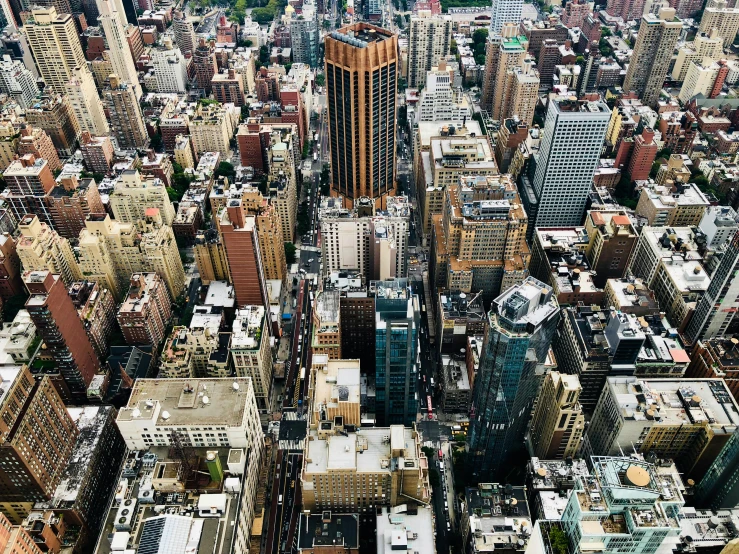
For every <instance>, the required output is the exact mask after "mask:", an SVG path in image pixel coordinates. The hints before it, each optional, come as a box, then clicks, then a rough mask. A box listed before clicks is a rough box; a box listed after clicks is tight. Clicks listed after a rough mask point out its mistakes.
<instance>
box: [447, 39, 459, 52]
mask: <svg viewBox="0 0 739 554" xmlns="http://www.w3.org/2000/svg"><path fill="white" fill-rule="evenodd" d="M449 52H450V53H451V54H454V55H455V56H456V55H457V54H458V53H459V49H458V48H457V41H456V40H454V39H452V41H451V42H450V43H449Z"/></svg>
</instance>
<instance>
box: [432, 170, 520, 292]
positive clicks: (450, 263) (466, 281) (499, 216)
mask: <svg viewBox="0 0 739 554" xmlns="http://www.w3.org/2000/svg"><path fill="white" fill-rule="evenodd" d="M445 193H446V201H445V202H444V208H443V210H444V211H443V214H442V215H441V216H434V225H433V230H432V246H431V248H432V251H431V262H430V266H429V273H430V278H431V280H432V286H433V290H434V291H435V292H436V291H437V290H443V289H446V288H449V289H454V290H459V291H461V292H464V293H467V294H470V295H474V294H477V293H479V292H482V298H483V300H485V301H486V302H490V301H492V300H493V299H494V298H495V297H496V296H498V295H499V294H500V292H501V291H504V290H506V289H508V287H510V286H512V285H514V284H517V283H520V282H521V281H523V279H525V278H526V276H527V275H528V272H527V267H528V261H529V251H528V246H527V244H526V230H527V221H528V218H527V217H526V213H525V212H524V210H523V208H522V207H521V203H520V200H519V197H518V192H517V190H516V186H515V184H514V183H513V182H512V181H511V180H510V177H509V176H507V175H498V176H496V177H483V176H480V177H467V176H462V177H460V178H459V184H453V185H452V184H450V185H447V187H446V191H445Z"/></svg>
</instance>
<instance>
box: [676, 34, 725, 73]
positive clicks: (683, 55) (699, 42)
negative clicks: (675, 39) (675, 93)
mask: <svg viewBox="0 0 739 554" xmlns="http://www.w3.org/2000/svg"><path fill="white" fill-rule="evenodd" d="M723 51H724V41H723V39H722V38H721V36H719V34H718V29H716V28H715V27H714V28H711V29H708V30H707V31H706V32H703V33H699V34H698V35H696V37H695V38H694V39H693V42H690V43H688V44H686V45H685V46H683V47H682V48H680V49H679V50H678V51H677V59H676V60H675V65H674V66H673V68H672V79H673V80H674V81H679V82H680V81H684V80H685V75H686V74H687V73H688V68H689V67H690V63H691V62H699V61H701V60H702V59H703V58H710V59H712V60H718V59H720V58H721V56H722V55H723Z"/></svg>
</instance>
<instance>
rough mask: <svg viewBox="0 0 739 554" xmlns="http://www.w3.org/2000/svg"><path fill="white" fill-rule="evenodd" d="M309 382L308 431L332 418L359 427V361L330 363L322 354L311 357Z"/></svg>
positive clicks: (334, 361)
mask: <svg viewBox="0 0 739 554" xmlns="http://www.w3.org/2000/svg"><path fill="white" fill-rule="evenodd" d="M310 379H311V382H310V385H311V388H310V390H309V391H308V397H309V398H310V401H311V403H312V404H311V408H310V410H311V420H310V424H311V427H312V428H314V429H315V428H316V427H317V426H318V424H319V423H320V422H321V421H334V418H336V417H341V418H343V422H344V425H356V426H357V427H358V426H359V425H361V413H360V412H361V406H360V387H361V383H360V381H361V378H360V373H359V360H340V359H336V360H330V359H329V358H328V356H326V355H325V354H314V355H313V367H312V368H311V376H310Z"/></svg>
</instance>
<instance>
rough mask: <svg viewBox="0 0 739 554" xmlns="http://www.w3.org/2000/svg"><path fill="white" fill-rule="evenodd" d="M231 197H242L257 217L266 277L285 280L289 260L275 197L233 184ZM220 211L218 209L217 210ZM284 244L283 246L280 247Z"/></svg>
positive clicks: (247, 208)
mask: <svg viewBox="0 0 739 554" xmlns="http://www.w3.org/2000/svg"><path fill="white" fill-rule="evenodd" d="M228 196H229V198H241V199H242V201H243V203H244V208H245V209H246V210H247V212H248V213H249V214H250V215H254V216H255V217H256V223H257V237H258V238H259V252H260V253H261V255H262V269H263V271H264V278H265V279H267V280H270V279H276V280H278V281H281V282H283V283H284V282H285V279H286V278H287V262H286V261H285V248H284V245H285V239H284V238H283V234H282V232H283V227H282V224H281V218H280V215H279V213H278V212H277V208H276V207H275V202H274V199H266V198H264V196H262V193H261V192H260V191H259V189H258V188H256V187H240V188H239V187H236V186H232V191H229V194H228ZM216 211H218V210H216ZM280 246H282V248H280Z"/></svg>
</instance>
